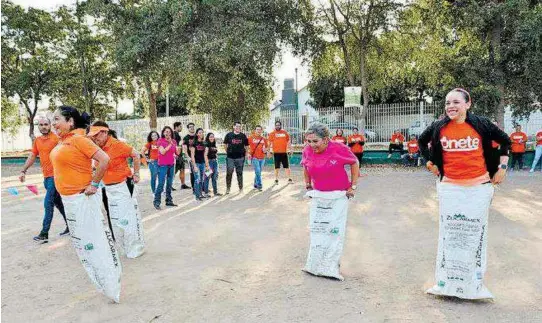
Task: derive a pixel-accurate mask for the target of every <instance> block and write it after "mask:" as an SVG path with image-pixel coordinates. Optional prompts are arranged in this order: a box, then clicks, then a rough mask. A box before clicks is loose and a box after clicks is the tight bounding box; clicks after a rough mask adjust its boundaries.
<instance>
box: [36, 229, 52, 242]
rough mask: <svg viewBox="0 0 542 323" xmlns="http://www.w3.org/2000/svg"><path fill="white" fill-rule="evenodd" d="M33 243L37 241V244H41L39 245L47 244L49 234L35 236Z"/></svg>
mask: <svg viewBox="0 0 542 323" xmlns="http://www.w3.org/2000/svg"><path fill="white" fill-rule="evenodd" d="M34 241H38V242H41V243H47V242H49V234H48V233H42V232H40V234H38V235H37V236H35V237H34Z"/></svg>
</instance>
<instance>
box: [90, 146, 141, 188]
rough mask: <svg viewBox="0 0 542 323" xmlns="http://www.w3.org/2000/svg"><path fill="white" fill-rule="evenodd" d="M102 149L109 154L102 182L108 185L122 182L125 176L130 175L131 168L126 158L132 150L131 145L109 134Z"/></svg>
mask: <svg viewBox="0 0 542 323" xmlns="http://www.w3.org/2000/svg"><path fill="white" fill-rule="evenodd" d="M102 149H103V151H105V153H106V154H107V155H108V156H109V165H108V166H107V170H106V171H105V174H104V177H103V179H102V181H103V182H104V184H106V185H109V184H116V183H120V182H124V181H125V180H126V178H127V177H130V176H132V170H131V169H130V166H128V160H127V158H128V157H130V155H131V154H132V151H133V150H134V149H133V148H132V147H130V146H129V145H128V144H126V143H124V142H122V141H120V140H118V139H115V138H113V137H111V136H109V139H107V142H106V143H105V145H104V146H103V148H102ZM97 164H98V163H97Z"/></svg>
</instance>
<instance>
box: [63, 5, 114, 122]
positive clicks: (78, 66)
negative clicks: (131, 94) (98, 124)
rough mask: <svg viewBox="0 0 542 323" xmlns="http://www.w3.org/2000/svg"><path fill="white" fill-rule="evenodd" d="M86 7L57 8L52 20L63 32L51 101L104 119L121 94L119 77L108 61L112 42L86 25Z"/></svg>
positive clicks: (112, 109) (89, 22)
mask: <svg viewBox="0 0 542 323" xmlns="http://www.w3.org/2000/svg"><path fill="white" fill-rule="evenodd" d="M87 12H88V6H87V3H86V2H84V3H80V2H79V1H77V2H76V4H75V6H73V7H65V6H64V7H60V8H59V9H58V10H57V11H56V12H55V16H57V17H58V20H59V23H60V24H61V25H62V26H63V28H64V31H65V35H66V37H65V39H64V42H63V46H62V51H63V55H64V57H65V58H64V59H63V64H62V66H61V71H60V72H61V74H62V76H63V77H61V78H59V79H58V80H57V82H56V84H55V97H56V98H58V99H59V100H60V101H61V102H62V103H64V104H68V105H73V106H76V107H79V108H81V109H83V110H85V111H87V112H88V113H89V114H90V115H92V116H93V117H95V118H96V119H104V118H105V116H107V114H108V113H111V112H113V111H114V107H113V104H114V102H115V101H117V100H118V99H119V98H120V97H122V96H123V94H124V88H123V84H122V82H121V77H120V73H119V71H118V68H117V67H116V66H115V64H114V61H113V59H112V54H111V52H112V50H111V46H112V42H113V40H112V38H111V36H110V35H108V34H107V33H106V32H105V31H104V30H101V29H99V28H97V26H96V25H95V24H92V23H91V21H89V19H87V18H88V15H87Z"/></svg>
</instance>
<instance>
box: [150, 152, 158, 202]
mask: <svg viewBox="0 0 542 323" xmlns="http://www.w3.org/2000/svg"><path fill="white" fill-rule="evenodd" d="M148 165H149V170H150V171H151V190H152V193H153V194H154V191H156V182H157V180H158V161H157V160H153V161H150V162H149V163H148Z"/></svg>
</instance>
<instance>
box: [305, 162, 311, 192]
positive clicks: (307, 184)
mask: <svg viewBox="0 0 542 323" xmlns="http://www.w3.org/2000/svg"><path fill="white" fill-rule="evenodd" d="M303 177H305V187H306V188H307V189H308V190H312V180H311V176H310V175H309V172H308V171H307V168H305V167H303Z"/></svg>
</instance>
